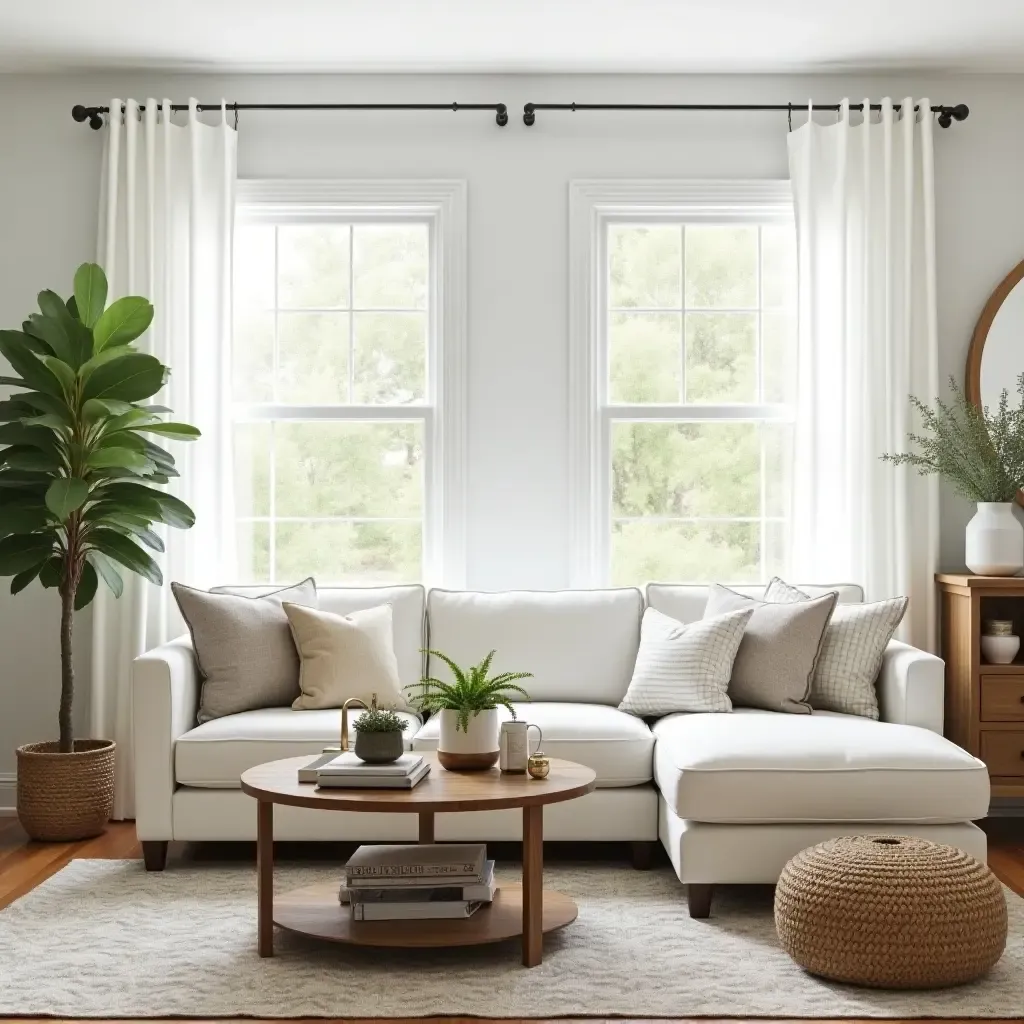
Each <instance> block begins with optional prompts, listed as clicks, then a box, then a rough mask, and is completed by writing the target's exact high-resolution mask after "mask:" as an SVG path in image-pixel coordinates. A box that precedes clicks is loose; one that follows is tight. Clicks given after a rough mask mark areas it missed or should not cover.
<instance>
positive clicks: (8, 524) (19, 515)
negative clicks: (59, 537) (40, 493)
mask: <svg viewBox="0 0 1024 1024" xmlns="http://www.w3.org/2000/svg"><path fill="white" fill-rule="evenodd" d="M48 521H49V517H48V516H47V514H46V509H45V508H44V507H42V506H40V505H4V506H3V507H0V537H6V536H8V535H10V534H12V533H33V532H34V531H35V530H41V529H42V528H43V527H44V526H46V524H47V522H48Z"/></svg>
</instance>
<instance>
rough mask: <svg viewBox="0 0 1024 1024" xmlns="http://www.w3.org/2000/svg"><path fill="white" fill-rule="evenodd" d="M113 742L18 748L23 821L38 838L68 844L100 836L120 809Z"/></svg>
mask: <svg viewBox="0 0 1024 1024" xmlns="http://www.w3.org/2000/svg"><path fill="white" fill-rule="evenodd" d="M114 750H115V745H114V741H113V740H75V749H74V752H73V753H69V754H61V753H58V745H57V744H56V743H52V742H51V743H27V744H25V746H23V747H18V751H17V753H18V820H19V821H20V822H21V824H22V827H23V828H24V829H25V831H26V832H27V833H28V834H29V835H30V836H31V837H32V838H33V839H43V840H50V841H57V842H67V841H69V840H72V839H89V838H91V837H92V836H98V835H100V834H101V833H102V832H103V830H104V829H105V828H106V827H107V822H108V821H109V820H110V815H111V813H112V812H113V810H114Z"/></svg>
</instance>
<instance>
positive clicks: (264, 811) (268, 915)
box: [256, 800, 274, 956]
mask: <svg viewBox="0 0 1024 1024" xmlns="http://www.w3.org/2000/svg"><path fill="white" fill-rule="evenodd" d="M256 905H257V915H258V919H259V923H258V926H257V927H258V940H257V947H258V949H259V954H260V956H273V955H274V805H273V804H272V803H271V802H270V801H269V800H260V801H258V802H257V804H256Z"/></svg>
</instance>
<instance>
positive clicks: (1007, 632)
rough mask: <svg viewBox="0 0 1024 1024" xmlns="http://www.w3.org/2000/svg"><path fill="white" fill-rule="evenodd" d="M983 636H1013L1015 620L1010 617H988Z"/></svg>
mask: <svg viewBox="0 0 1024 1024" xmlns="http://www.w3.org/2000/svg"><path fill="white" fill-rule="evenodd" d="M982 635H983V636H1013V622H1012V620H1010V619H986V620H985V623H984V631H983V633H982Z"/></svg>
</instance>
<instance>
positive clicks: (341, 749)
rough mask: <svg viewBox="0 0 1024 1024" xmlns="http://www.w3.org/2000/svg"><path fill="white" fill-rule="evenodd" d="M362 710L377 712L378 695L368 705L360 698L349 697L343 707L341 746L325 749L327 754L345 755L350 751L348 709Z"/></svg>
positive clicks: (372, 695) (372, 697) (374, 695)
mask: <svg viewBox="0 0 1024 1024" xmlns="http://www.w3.org/2000/svg"><path fill="white" fill-rule="evenodd" d="M350 706H352V707H357V708H362V709H363V710H364V711H376V710H377V694H375V693H374V694H371V695H370V703H369V705H367V703H366V701H364V700H362V698H360V697H349V699H348V700H347V701H345V703H344V704H342V705H341V745H340V746H337V747H324V751H323V752H324V753H325V754H344V753H345V752H346V751H347V750H348V749H349V747H348V709H349V707H350Z"/></svg>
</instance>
